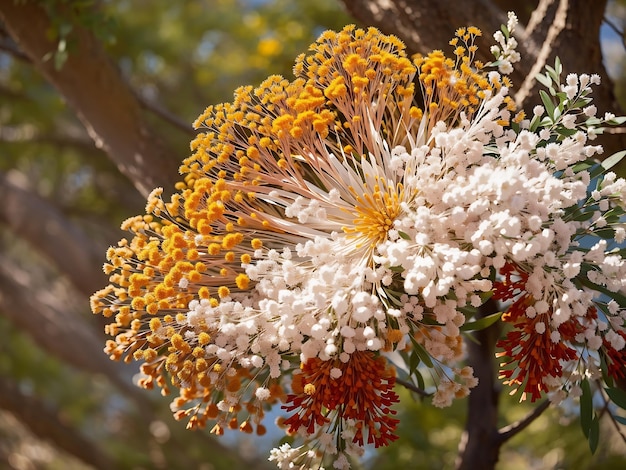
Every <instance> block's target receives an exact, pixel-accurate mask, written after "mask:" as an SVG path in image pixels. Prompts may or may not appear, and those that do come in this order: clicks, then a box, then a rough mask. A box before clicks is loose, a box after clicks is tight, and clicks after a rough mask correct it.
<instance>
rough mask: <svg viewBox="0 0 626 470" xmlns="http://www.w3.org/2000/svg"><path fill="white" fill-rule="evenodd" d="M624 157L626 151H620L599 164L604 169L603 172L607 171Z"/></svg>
mask: <svg viewBox="0 0 626 470" xmlns="http://www.w3.org/2000/svg"><path fill="white" fill-rule="evenodd" d="M624 156H626V150H622V151H621V152H617V153H614V154H613V155H611V156H610V157H608V158H605V159H604V160H602V163H601V165H602V168H604V169H605V170H608V169H610V168H612V167H614V166H615V165H617V164H618V163H619V162H620V161H621V160H622V158H624Z"/></svg>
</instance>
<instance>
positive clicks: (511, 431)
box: [498, 400, 550, 444]
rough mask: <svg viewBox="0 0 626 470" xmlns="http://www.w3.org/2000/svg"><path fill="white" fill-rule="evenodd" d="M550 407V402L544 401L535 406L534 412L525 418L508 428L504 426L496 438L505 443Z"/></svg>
mask: <svg viewBox="0 0 626 470" xmlns="http://www.w3.org/2000/svg"><path fill="white" fill-rule="evenodd" d="M549 407H550V401H549V400H544V401H542V402H541V403H540V404H539V406H537V407H536V408H535V409H534V410H532V411H531V412H530V413H529V414H528V415H527V416H525V417H524V418H522V419H520V420H519V421H516V422H515V423H511V424H509V425H508V426H505V427H503V428H501V429H499V430H498V438H499V441H500V443H502V444H503V443H505V442H506V441H508V440H509V439H511V438H512V437H513V436H515V435H516V434H518V433H520V432H521V431H523V430H524V429H526V428H527V427H528V426H529V425H530V424H531V423H532V422H533V421H534V420H536V419H537V418H538V417H539V416H541V414H542V413H543V412H544V411H546V410H547V409H548V408H549Z"/></svg>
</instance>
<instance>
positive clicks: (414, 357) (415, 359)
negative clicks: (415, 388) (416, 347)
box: [409, 351, 420, 375]
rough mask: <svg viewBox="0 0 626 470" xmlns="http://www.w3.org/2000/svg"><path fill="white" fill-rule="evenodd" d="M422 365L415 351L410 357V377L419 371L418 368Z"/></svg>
mask: <svg viewBox="0 0 626 470" xmlns="http://www.w3.org/2000/svg"><path fill="white" fill-rule="evenodd" d="M419 365H420V358H419V356H418V355H417V354H416V353H415V351H413V352H412V353H411V356H409V375H413V374H414V373H415V371H416V370H417V366H419Z"/></svg>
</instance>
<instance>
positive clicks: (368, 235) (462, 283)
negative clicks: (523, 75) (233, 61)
mask: <svg viewBox="0 0 626 470" xmlns="http://www.w3.org/2000/svg"><path fill="white" fill-rule="evenodd" d="M515 22H516V21H515V18H514V17H511V18H510V20H509V25H508V29H507V28H504V31H505V32H506V34H503V33H499V36H497V37H496V40H497V41H498V42H499V44H500V45H499V46H497V51H496V52H497V54H496V55H497V56H498V57H499V60H498V61H496V62H494V63H493V64H488V65H486V66H484V65H483V64H480V63H478V62H477V61H475V60H474V53H475V50H476V46H475V45H474V39H475V38H476V37H477V36H479V35H480V31H479V30H478V29H476V28H473V27H470V28H461V29H459V30H458V31H457V36H456V38H455V39H454V40H453V41H452V42H451V45H452V46H453V47H454V58H448V57H446V56H445V55H444V54H443V53H442V52H440V51H434V52H431V53H430V54H428V55H426V56H420V57H417V58H415V59H414V60H411V59H409V58H408V57H407V56H406V54H405V52H404V46H403V44H402V43H401V42H400V41H399V40H398V39H396V38H394V37H391V36H385V35H383V34H381V33H380V32H379V31H377V30H376V29H373V28H371V29H368V30H361V29H356V28H355V27H352V26H349V27H346V28H344V29H343V30H342V31H340V32H339V33H336V32H330V31H329V32H325V33H324V34H322V36H321V37H320V38H319V39H318V41H317V42H316V43H315V44H313V45H312V46H311V50H310V53H309V54H306V55H304V54H303V55H302V56H300V57H299V58H298V59H297V61H296V65H295V68H294V73H295V75H296V79H295V80H293V81H289V80H286V79H283V78H281V77H277V76H274V77H270V78H269V79H267V80H266V81H265V82H263V83H262V84H261V85H260V86H259V87H258V88H252V87H242V88H240V89H238V90H237V91H236V92H235V97H234V101H233V102H232V103H226V104H220V105H217V106H211V107H209V108H207V110H206V111H205V112H204V113H203V114H202V115H201V116H200V117H199V118H198V120H197V121H196V123H195V125H196V126H197V127H199V128H203V129H204V132H203V133H202V134H199V135H198V137H197V138H196V139H195V140H194V141H193V142H192V144H191V149H192V152H193V154H192V155H191V156H190V157H189V158H187V159H186V160H185V161H184V162H183V164H182V166H181V173H182V174H183V175H184V181H183V182H181V183H179V184H178V186H177V188H176V189H177V192H176V193H175V194H174V195H173V196H172V197H171V198H169V199H168V200H165V199H163V198H162V190H161V189H157V190H155V191H154V192H153V193H152V194H151V195H150V197H149V199H148V204H147V207H146V212H147V215H143V216H138V217H135V218H132V219H130V220H128V221H126V222H124V224H123V228H124V229H126V230H128V231H130V233H131V234H132V238H131V239H130V240H127V239H124V240H122V241H120V242H119V243H118V246H117V247H112V248H110V249H109V251H108V253H107V257H108V263H107V264H105V267H104V269H105V272H106V273H107V274H109V275H110V282H111V284H110V285H109V286H107V287H106V288H105V289H103V290H101V291H99V292H97V293H96V294H94V296H93V297H92V309H93V311H94V313H101V314H103V315H105V316H107V317H111V318H112V323H111V324H110V325H108V327H107V332H108V334H110V335H111V336H112V337H113V339H111V340H109V341H108V343H107V345H106V352H107V353H108V354H109V355H110V356H111V358H112V359H124V360H126V361H130V360H132V359H135V360H139V361H142V365H141V372H142V378H141V380H140V385H141V386H143V387H145V388H152V387H154V385H156V386H158V387H160V388H161V389H162V392H163V393H164V394H168V393H170V388H171V386H173V387H175V388H176V389H178V396H177V397H176V398H175V399H174V400H173V402H172V409H173V411H174V413H175V416H176V417H177V418H179V419H183V418H185V419H187V420H188V423H189V424H188V425H189V427H191V428H196V427H204V426H206V425H207V423H208V422H211V423H212V425H213V428H212V430H213V432H214V433H216V434H221V433H223V432H224V429H226V428H230V429H236V428H238V429H240V430H241V431H243V432H248V433H249V432H256V433H258V434H263V433H264V432H265V427H264V425H263V424H262V420H263V417H264V414H265V411H266V410H267V409H268V407H270V406H272V405H273V404H275V403H277V402H279V401H280V402H282V403H283V405H282V408H283V409H284V411H285V413H286V414H287V416H286V417H285V418H283V419H281V420H280V423H279V424H281V425H282V426H283V427H284V428H285V430H286V432H287V433H288V434H289V435H293V436H294V438H296V439H300V440H302V441H303V443H302V445H301V446H299V447H292V446H291V445H290V444H284V445H282V446H281V447H280V448H278V449H274V450H273V451H272V454H271V456H270V460H274V461H276V462H277V464H278V466H279V467H280V468H308V467H309V466H312V465H313V464H314V463H315V462H318V464H321V462H322V461H323V460H331V461H332V462H333V465H334V468H349V466H350V459H351V458H355V457H358V456H359V455H361V454H362V452H363V446H364V445H365V444H373V445H374V446H376V447H378V446H384V445H387V444H389V443H390V442H392V441H393V440H395V439H396V436H395V434H394V431H395V428H396V425H397V423H398V420H397V419H396V418H394V414H395V410H394V409H393V405H394V404H395V403H396V402H397V401H398V399H399V398H398V395H397V394H396V393H395V392H394V385H395V381H396V370H395V369H394V368H393V367H392V366H391V365H390V363H389V361H388V360H387V357H388V354H389V353H393V352H397V353H400V355H401V356H402V357H404V358H406V360H407V364H408V363H411V366H410V373H411V374H413V375H415V374H419V373H420V372H419V371H418V369H417V365H419V364H421V366H420V368H421V369H423V368H424V367H425V368H427V369H428V370H430V372H431V375H432V379H433V381H432V383H433V390H434V393H433V404H435V405H436V406H447V405H449V404H450V403H451V402H452V400H453V399H455V398H460V397H464V396H466V395H467V394H468V393H469V392H470V389H471V388H472V387H473V386H475V385H476V383H477V380H476V379H475V378H474V377H473V373H472V369H471V368H470V367H467V366H465V367H464V366H463V364H462V362H461V361H462V359H463V354H464V348H463V336H462V335H463V331H464V330H467V329H470V326H471V323H475V324H480V322H476V321H474V320H475V319H474V318H473V315H475V314H476V311H477V308H478V307H479V306H480V305H481V304H483V302H484V301H485V300H486V299H487V298H488V297H489V296H490V295H493V296H494V298H495V299H497V300H499V301H501V302H502V305H503V307H504V309H505V310H506V312H505V313H504V314H503V315H502V318H501V320H502V321H503V323H505V324H507V325H510V328H509V329H508V330H507V333H506V336H505V337H503V339H502V340H501V341H500V343H499V347H500V351H501V352H500V353H499V354H500V355H501V356H502V357H503V358H504V359H503V361H504V362H503V364H502V371H501V375H502V377H503V378H505V379H506V382H507V383H510V384H511V385H513V386H514V387H517V388H519V387H521V389H522V391H523V392H524V393H528V394H530V397H531V399H533V400H534V399H536V398H538V397H540V396H542V395H543V394H544V393H548V392H549V393H553V394H554V395H555V396H556V395H558V396H561V395H563V394H567V393H568V392H570V391H571V390H572V389H573V388H574V387H576V386H577V384H578V383H580V382H581V380H583V379H584V378H585V377H586V376H589V375H590V374H594V376H597V375H598V371H599V370H600V369H601V368H602V367H605V369H606V372H607V373H608V375H609V376H613V377H620V376H623V375H624V373H625V372H624V368H623V364H624V359H625V356H626V349H625V348H624V344H625V339H626V330H625V328H624V323H625V321H624V320H625V319H626V313H625V312H624V310H623V307H624V305H623V302H622V300H623V299H624V297H623V295H622V294H620V292H622V291H623V290H624V287H625V284H626V263H625V262H624V259H623V255H624V252H623V251H620V246H619V244H620V243H622V242H623V241H624V239H625V238H626V231H625V228H624V224H623V220H622V219H621V216H622V215H623V214H624V200H625V197H626V182H625V181H624V180H622V179H619V178H617V177H616V176H615V174H613V173H610V172H608V173H607V172H604V173H603V171H601V170H603V167H601V166H600V165H599V164H596V163H594V162H592V161H591V158H592V157H593V156H594V155H597V154H599V153H600V152H601V148H600V147H598V146H593V145H590V144H589V140H590V139H591V138H592V137H593V136H594V135H595V134H596V133H597V132H599V126H600V125H603V124H605V123H607V122H608V123H613V122H615V119H613V116H605V117H604V118H602V119H600V118H596V116H595V114H596V110H595V108H594V107H593V106H592V105H591V104H590V97H589V93H590V91H591V88H590V87H591V85H592V84H594V83H597V81H598V79H597V78H596V77H595V76H591V77H590V76H586V75H581V76H575V75H571V76H568V77H567V78H566V82H565V83H561V82H560V70H559V66H558V64H557V67H555V68H554V69H550V70H549V73H548V74H547V75H546V76H544V77H542V79H541V80H542V82H546V84H547V85H548V87H549V90H550V92H551V95H548V94H547V93H544V95H545V96H544V95H542V96H543V97H544V106H539V107H537V108H535V110H534V112H533V117H532V119H527V118H526V116H525V114H524V113H523V112H519V113H517V114H514V113H515V106H514V104H513V100H512V99H511V97H510V96H509V88H510V83H509V81H508V79H507V77H506V76H504V75H502V74H501V73H500V72H508V71H510V68H511V66H512V65H511V64H512V63H514V62H515V61H516V60H518V59H519V57H518V55H516V54H517V53H516V52H515V51H514V48H515V43H514V39H513V37H512V36H511V35H510V33H511V32H512V29H513V28H514V26H515ZM503 64H504V66H503ZM494 67H500V72H498V71H496V70H494ZM605 166H608V165H605ZM420 380H423V379H421V376H420Z"/></svg>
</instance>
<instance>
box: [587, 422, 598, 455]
mask: <svg viewBox="0 0 626 470" xmlns="http://www.w3.org/2000/svg"><path fill="white" fill-rule="evenodd" d="M588 439H589V449H591V453H592V454H595V452H596V450H597V449H598V442H599V441H600V419H599V418H598V417H597V416H594V417H593V420H592V421H591V426H590V428H589V436H588Z"/></svg>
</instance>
